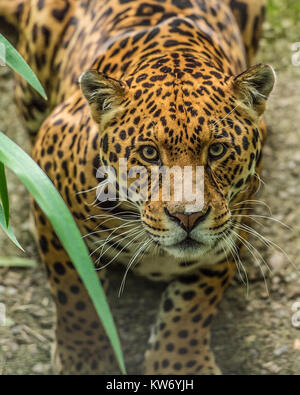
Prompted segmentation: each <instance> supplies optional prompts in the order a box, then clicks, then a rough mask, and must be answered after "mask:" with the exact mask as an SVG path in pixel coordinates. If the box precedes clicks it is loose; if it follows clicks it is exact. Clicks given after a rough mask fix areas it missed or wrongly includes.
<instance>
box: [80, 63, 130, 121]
mask: <svg viewBox="0 0 300 395" xmlns="http://www.w3.org/2000/svg"><path fill="white" fill-rule="evenodd" d="M79 83H80V87H81V90H82V92H83V94H84V96H85V97H86V99H87V101H88V103H89V105H90V107H91V113H92V116H93V119H94V120H95V121H96V122H97V123H98V124H101V125H104V124H106V123H107V122H108V121H109V120H111V119H113V118H114V117H115V116H116V115H117V114H118V112H120V110H121V103H122V101H123V100H124V97H125V93H126V86H125V84H124V83H123V82H121V81H118V80H115V79H113V78H111V77H109V76H107V75H105V74H104V73H99V72H98V71H96V70H89V71H87V72H85V73H83V74H82V75H81V77H80V78H79Z"/></svg>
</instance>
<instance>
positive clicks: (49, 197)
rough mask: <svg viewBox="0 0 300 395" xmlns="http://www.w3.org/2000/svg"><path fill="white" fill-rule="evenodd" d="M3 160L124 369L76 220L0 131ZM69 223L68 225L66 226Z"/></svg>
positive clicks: (39, 172)
mask: <svg viewBox="0 0 300 395" xmlns="http://www.w3.org/2000/svg"><path fill="white" fill-rule="evenodd" d="M0 161H1V162H3V163H4V165H5V166H7V167H9V168H10V169H11V170H12V171H13V172H14V173H15V174H16V175H17V176H18V177H19V179H20V180H21V181H22V182H23V183H24V185H25V186H26V188H27V189H28V190H29V192H30V193H31V195H32V196H34V198H35V200H36V202H37V203H38V205H39V206H40V208H41V209H42V210H43V212H44V213H45V214H46V215H47V217H48V218H49V220H50V222H51V223H52V226H53V228H54V230H55V232H56V233H57V235H58V237H59V238H60V240H61V242H62V244H63V246H64V248H65V249H66V251H67V252H68V254H69V256H70V258H71V260H72V262H73V264H74V266H75V267H76V269H77V271H78V273H79V275H80V277H81V278H82V280H83V282H84V284H85V286H86V289H87V291H88V293H89V295H90V297H91V300H92V301H93V303H94V307H95V309H96V311H97V313H98V315H99V317H100V319H101V321H102V324H103V327H104V329H105V331H106V334H107V336H108V338H109V339H110V342H111V344H112V347H113V349H114V352H115V355H116V358H117V361H118V363H119V366H120V369H121V371H122V372H123V373H124V374H125V373H126V369H125V364H124V358H123V353H122V349H121V344H120V339H119V336H118V333H117V330H116V327H115V324H114V320H113V318H112V315H111V312H110V308H109V306H108V303H107V301H106V298H105V294H104V292H103V289H102V287H101V286H100V282H99V279H98V276H97V275H96V272H95V268H94V265H93V263H92V261H91V259H90V256H89V252H88V250H87V247H86V245H85V243H84V242H83V240H82V237H81V234H80V232H79V230H78V228H77V225H76V224H75V222H74V219H73V217H72V215H71V213H70V212H69V210H68V208H67V207H66V205H65V202H64V201H63V199H62V197H61V196H60V194H59V193H58V192H57V190H56V189H55V187H54V186H53V184H52V182H51V181H50V179H49V178H48V177H47V175H46V174H45V173H43V171H42V170H41V169H40V168H39V166H38V165H37V164H36V163H35V162H34V161H33V160H32V159H31V158H30V157H29V156H28V155H27V154H26V153H25V152H24V151H23V150H22V149H21V148H20V147H18V146H17V145H16V144H15V143H14V142H12V141H11V140H10V139H9V138H8V137H6V136H5V135H4V134H3V133H1V132H0ZM66 225H67V226H66Z"/></svg>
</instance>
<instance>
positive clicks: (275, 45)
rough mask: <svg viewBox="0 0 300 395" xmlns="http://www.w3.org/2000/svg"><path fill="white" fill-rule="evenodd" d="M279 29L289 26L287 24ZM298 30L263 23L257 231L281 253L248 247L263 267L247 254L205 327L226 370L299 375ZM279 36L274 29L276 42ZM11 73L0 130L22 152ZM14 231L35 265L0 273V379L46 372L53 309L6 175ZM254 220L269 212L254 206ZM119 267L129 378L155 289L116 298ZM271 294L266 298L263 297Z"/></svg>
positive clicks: (25, 210)
mask: <svg viewBox="0 0 300 395" xmlns="http://www.w3.org/2000/svg"><path fill="white" fill-rule="evenodd" d="M287 23H290V21H288V22H287ZM297 31H300V30H299V29H294V33H291V34H290V37H278V38H277V39H276V41H275V40H274V29H270V27H268V25H267V26H266V32H265V37H266V39H265V40H264V41H263V45H262V48H261V51H260V60H263V61H264V62H269V63H270V64H272V65H273V66H274V67H275V69H276V71H277V74H278V83H277V88H276V91H275V93H274V94H273V96H272V98H271V101H270V104H269V108H268V113H267V121H268V125H269V127H270V133H269V139H268V143H267V146H266V149H265V160H264V171H263V180H264V181H265V186H262V188H261V191H260V195H259V197H258V199H260V200H263V201H264V202H266V203H267V205H269V206H270V208H271V210H272V215H273V217H275V218H277V219H278V220H281V221H284V222H285V223H286V224H288V225H289V226H291V227H292V228H293V229H292V230H288V229H286V228H283V227H281V226H280V225H279V224H278V223H277V222H273V221H269V220H264V219H262V218H260V219H259V221H260V222H261V223H262V224H263V226H262V225H258V224H257V225H256V229H257V230H258V231H260V232H262V233H263V235H264V236H265V237H267V238H268V239H271V240H272V241H273V242H274V243H276V244H279V246H280V247H281V248H283V249H284V250H285V251H286V252H287V253H288V254H289V257H290V260H291V261H292V263H293V264H294V265H295V266H293V265H292V264H291V263H290V262H289V261H288V259H287V258H286V256H285V255H284V254H283V253H282V252H280V251H276V250H274V249H272V248H267V247H266V246H264V245H263V244H262V243H260V242H259V241H258V240H255V238H254V239H252V240H251V242H252V243H253V245H254V246H255V247H256V248H257V249H258V250H259V252H260V253H261V254H262V256H263V258H264V260H265V261H266V263H267V264H268V265H269V266H270V268H271V270H272V273H269V271H268V269H267V267H266V264H262V271H263V274H264V275H265V276H266V277H267V280H266V284H265V281H264V276H263V274H262V272H261V270H260V269H259V268H258V267H256V266H255V265H254V263H253V258H251V256H247V255H246V256H245V258H244V262H245V265H246V268H247V272H248V277H249V294H248V296H247V291H246V287H245V285H244V284H243V283H242V281H241V280H240V279H239V277H238V276H237V278H236V280H235V281H234V283H233V284H232V286H231V287H230V289H229V290H228V292H227V294H226V297H225V299H224V301H223V302H222V304H221V310H220V313H219V315H218V317H217V319H216V321H215V324H214V331H213V347H214V350H215V353H216V356H217V361H218V363H219V364H220V366H221V367H222V370H223V372H224V373H227V374H245V373H246V374H299V373H300V328H298V329H297V328H296V327H294V326H293V325H292V316H293V314H294V313H293V311H292V306H293V304H294V303H295V302H300V275H299V272H297V270H296V268H295V267H298V268H300V182H299V177H300V175H299V174H300V172H299V169H300V128H299V125H300V111H299V98H300V67H298V68H297V67H295V66H293V65H292V63H291V55H292V52H291V50H290V45H291V43H292V42H294V41H300V34H299V37H297V33H296V32H297ZM280 34H281V33H278V35H279V36H280ZM12 87H13V81H12V75H11V73H10V72H9V71H8V70H7V69H4V68H0V126H1V130H2V131H4V132H5V133H6V134H7V135H8V136H9V137H11V138H13V139H14V141H16V142H17V143H18V144H19V145H21V146H22V147H24V148H27V149H28V142H27V139H26V136H25V134H24V133H23V131H22V127H21V126H20V123H19V121H18V119H17V115H16V110H15V107H14V104H13V101H12ZM8 179H9V190H10V195H11V205H12V218H13V221H12V222H13V224H14V229H15V230H16V234H17V236H18V238H19V240H20V241H21V243H22V245H23V246H24V248H25V249H26V256H27V257H30V258H33V259H35V260H36V261H37V262H38V266H37V268H34V269H13V268H11V269H0V303H1V302H2V303H5V304H6V307H7V313H8V314H7V315H8V318H9V326H8V327H5V328H3V327H2V328H1V327H0V374H1V373H3V374H49V373H51V366H50V344H51V341H52V339H53V323H54V306H53V303H52V300H51V297H50V295H49V290H48V286H47V281H46V276H45V271H44V268H43V265H42V264H41V263H40V261H39V257H38V254H37V250H36V245H35V241H34V237H33V231H32V227H31V221H30V217H29V197H28V195H27V193H26V191H25V189H24V187H23V186H22V185H21V184H20V183H19V182H18V181H17V180H16V178H15V177H14V176H13V175H12V174H10V173H9V177H8ZM256 212H257V215H268V209H267V208H263V207H259V206H257V210H256ZM17 255H20V253H19V251H18V250H17V249H16V248H15V247H14V246H13V245H12V244H11V243H9V242H8V241H7V239H6V238H5V237H4V236H3V234H2V233H0V256H17ZM122 275H123V271H121V272H120V271H118V270H117V271H115V272H114V273H112V282H113V286H112V289H111V293H110V300H111V304H112V307H113V311H114V313H115V316H116V319H117V322H118V325H119V327H120V334H121V338H122V343H123V346H124V353H125V356H126V362H127V366H128V371H129V373H138V372H140V370H141V362H142V359H143V352H144V349H145V345H146V341H147V338H148V335H149V330H150V325H151V322H153V318H154V316H155V312H156V308H157V303H158V300H159V295H160V292H161V290H162V289H163V286H155V285H153V284H152V283H149V282H146V281H144V280H141V279H137V278H134V277H132V276H129V278H128V281H127V285H126V289H125V293H124V296H123V297H122V298H121V299H118V297H117V294H118V289H119V285H120V282H121V278H122ZM266 287H267V288H268V290H269V292H270V296H268V293H267V291H266Z"/></svg>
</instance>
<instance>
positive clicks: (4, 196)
mask: <svg viewBox="0 0 300 395" xmlns="http://www.w3.org/2000/svg"><path fill="white" fill-rule="evenodd" d="M0 200H1V202H2V207H3V211H4V216H5V222H6V228H8V225H9V198H8V189H7V182H6V176H5V168H4V165H3V163H1V162H0Z"/></svg>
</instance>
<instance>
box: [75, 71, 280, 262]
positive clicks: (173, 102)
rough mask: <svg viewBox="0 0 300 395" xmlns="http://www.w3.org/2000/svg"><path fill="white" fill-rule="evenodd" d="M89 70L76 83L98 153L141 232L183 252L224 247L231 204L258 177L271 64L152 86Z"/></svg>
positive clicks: (186, 254) (178, 253)
mask: <svg viewBox="0 0 300 395" xmlns="http://www.w3.org/2000/svg"><path fill="white" fill-rule="evenodd" d="M89 73H90V74H87V75H84V77H83V79H82V80H81V83H82V87H83V92H84V94H85V96H86V97H87V99H88V101H89V102H90V104H91V108H92V114H93V117H94V119H95V120H96V122H98V123H99V125H100V130H101V133H102V143H101V158H102V162H103V163H104V164H105V165H109V166H112V167H113V168H114V169H115V171H116V174H117V180H118V190H119V193H122V194H123V198H124V193H125V189H126V193H127V194H128V196H129V200H132V201H134V202H135V204H136V205H137V207H138V210H139V213H140V217H141V221H142V225H143V228H144V230H145V232H146V233H147V235H148V237H149V238H150V239H152V240H153V241H154V242H155V243H156V244H158V245H159V246H160V247H161V248H163V249H164V250H165V251H167V252H168V253H169V254H171V255H174V256H176V257H180V258H186V259H190V258H197V257H200V256H201V255H203V254H204V253H208V252H209V251H212V250H215V249H216V248H218V249H220V248H221V247H222V248H223V247H224V248H225V247H226V246H227V245H228V243H227V240H226V239H227V238H232V237H233V235H234V232H233V227H232V223H233V221H232V215H231V211H230V204H231V203H232V202H236V201H237V200H238V199H240V198H241V196H243V197H245V196H247V194H250V193H251V192H252V191H253V188H254V186H255V185H256V181H257V178H256V171H257V167H258V165H259V161H260V158H261V149H262V142H263V136H262V135H261V132H260V129H259V123H260V117H261V115H262V113H263V111H264V107H265V102H266V98H267V96H268V95H269V93H270V92H271V90H272V87H273V84H274V74H273V71H272V69H271V68H270V67H269V66H264V65H258V66H255V67H254V68H252V69H250V70H249V71H247V72H245V73H243V74H242V75H240V76H238V77H236V78H233V77H230V78H215V79H213V80H212V81H211V83H210V84H205V81H207V79H204V80H203V81H199V80H197V81H195V80H191V78H190V77H189V78H190V79H189V80H187V81H186V80H185V76H183V77H182V78H181V80H180V81H178V80H174V78H173V80H170V81H166V82H167V83H166V82H164V83H162V82H158V81H157V80H156V81H157V82H156V84H152V85H154V87H153V86H152V89H151V88H146V89H145V88H144V89H141V86H140V84H135V83H134V82H131V84H130V86H128V85H126V84H125V83H122V82H119V81H115V80H111V79H110V78H108V77H106V76H103V75H102V74H97V73H96V72H89ZM144 74H145V73H144ZM138 78H139V76H137V78H136V80H138ZM144 80H145V78H144V79H143V81H144ZM143 83H144V84H145V81H144V82H143ZM148 86H150V85H148ZM95 92H96V93H95ZM101 92H102V96H101ZM97 97H98V99H97ZM101 98H102V101H101V100H100V99H101ZM121 160H122V161H126V166H127V168H126V171H125V172H124V168H123V170H122V171H121V170H120V166H119V165H120V161H121ZM121 173H122V174H121ZM125 179H126V183H127V187H126V188H125V187H124V185H125V184H124V182H123V181H125ZM122 180H123V181H122Z"/></svg>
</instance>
